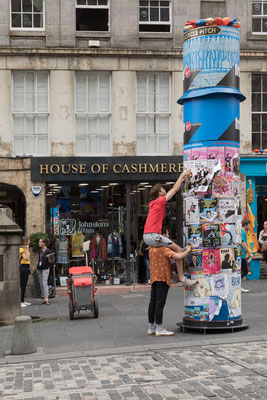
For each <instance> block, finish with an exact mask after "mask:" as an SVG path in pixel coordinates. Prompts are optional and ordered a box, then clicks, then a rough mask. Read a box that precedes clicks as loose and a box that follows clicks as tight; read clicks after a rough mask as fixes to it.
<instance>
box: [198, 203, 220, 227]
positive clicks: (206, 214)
mask: <svg viewBox="0 0 267 400" xmlns="http://www.w3.org/2000/svg"><path fill="white" fill-rule="evenodd" d="M199 207H200V222H216V221H217V199H200V200H199Z"/></svg>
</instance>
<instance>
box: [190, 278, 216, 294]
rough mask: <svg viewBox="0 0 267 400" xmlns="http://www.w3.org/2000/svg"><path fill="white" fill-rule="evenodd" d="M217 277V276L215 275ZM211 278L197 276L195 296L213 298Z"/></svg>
mask: <svg viewBox="0 0 267 400" xmlns="http://www.w3.org/2000/svg"><path fill="white" fill-rule="evenodd" d="M215 276H216V275H215ZM210 278H211V277H210V276H197V277H196V279H197V283H196V284H195V285H194V286H193V289H192V290H193V296H194V297H197V298H200V299H201V298H205V297H209V296H211V286H210Z"/></svg>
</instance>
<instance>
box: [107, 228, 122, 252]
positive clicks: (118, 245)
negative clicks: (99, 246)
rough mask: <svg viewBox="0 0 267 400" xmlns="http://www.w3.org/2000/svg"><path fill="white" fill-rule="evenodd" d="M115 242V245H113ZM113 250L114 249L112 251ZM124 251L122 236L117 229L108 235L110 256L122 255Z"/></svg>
mask: <svg viewBox="0 0 267 400" xmlns="http://www.w3.org/2000/svg"><path fill="white" fill-rule="evenodd" d="M112 242H113V247H112ZM112 250H113V251H112ZM122 252H123V247H122V241H121V237H120V235H119V234H118V232H116V231H115V230H114V231H113V232H112V233H110V234H109V235H108V258H112V256H113V257H121V255H122Z"/></svg>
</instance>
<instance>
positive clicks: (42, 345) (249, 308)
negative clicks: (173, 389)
mask: <svg viewBox="0 0 267 400" xmlns="http://www.w3.org/2000/svg"><path fill="white" fill-rule="evenodd" d="M244 286H246V287H247V288H249V289H250V290H251V292H250V293H246V294H243V295H242V316H243V318H244V320H245V321H246V322H248V323H249V324H250V327H249V329H246V330H243V331H238V332H235V333H218V334H215V335H214V334H213V335H211V334H207V335H203V334H201V333H197V332H193V333H182V332H180V331H178V327H177V325H176V322H178V321H182V319H183V315H184V307H183V296H184V291H183V288H181V287H178V288H177V287H172V288H171V289H170V292H169V295H168V299H167V304H166V307H165V313H164V325H165V326H166V328H167V329H170V330H174V331H175V332H176V335H175V336H172V337H167V338H165V337H162V338H155V337H153V336H147V307H148V302H149V296H150V291H149V290H147V291H142V292H135V293H130V292H126V293H117V294H110V295H109V294H108V295H107V294H105V295H103V294H99V295H98V300H99V318H98V319H95V318H94V316H93V315H92V314H90V315H88V316H87V315H85V316H84V315H80V316H77V317H76V318H75V319H74V320H73V321H71V320H70V319H69V314H68V298H67V297H56V298H55V299H52V300H51V305H50V306H45V305H39V299H31V302H32V305H31V306H29V307H26V308H23V309H22V314H23V315H30V316H39V317H42V318H44V320H43V321H42V322H39V323H34V324H33V326H34V333H35V338H36V344H37V347H38V348H39V352H38V353H37V354H35V355H33V356H27V357H32V358H33V359H35V360H38V359H44V358H47V357H52V358H62V357H69V356H73V355H84V354H86V355H89V354H95V355H96V354H108V353H112V352H116V351H117V350H118V349H120V351H126V352H127V351H134V350H135V349H136V350H138V351H140V350H148V349H153V348H159V347H164V346H167V347H170V346H171V347H179V346H180V345H182V346H183V347H186V346H190V347H192V346H193V345H194V346H199V345H200V344H214V343H216V344H218V343H233V342H239V341H254V340H265V339H266V336H265V335H267V307H266V304H267V280H262V281H248V282H245V285H244ZM128 288H129V287H127V290H129V289H131V287H130V288H129V289H128ZM28 300H29V299H28ZM11 340H12V327H6V328H0V363H6V362H12V360H14V361H15V358H12V356H9V357H6V358H3V357H4V353H5V351H6V350H9V349H10V348H11ZM27 357H26V356H24V357H16V361H19V359H20V358H21V359H25V360H26V359H28V358H27Z"/></svg>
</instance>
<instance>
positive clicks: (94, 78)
mask: <svg viewBox="0 0 267 400" xmlns="http://www.w3.org/2000/svg"><path fill="white" fill-rule="evenodd" d="M110 86H111V77H110V73H106V72H99V73H96V72H77V73H76V151H77V154H91V155H96V154H103V155H108V154H110V138H111V96H110V93H111V88H110Z"/></svg>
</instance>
